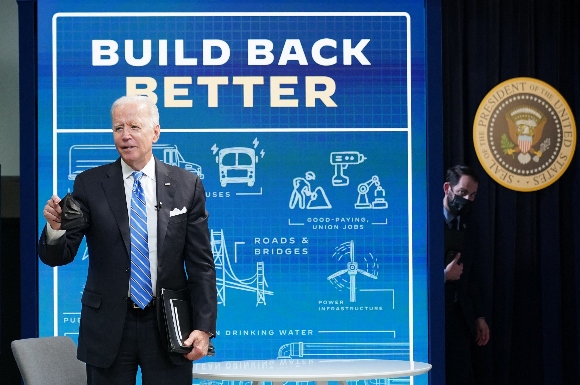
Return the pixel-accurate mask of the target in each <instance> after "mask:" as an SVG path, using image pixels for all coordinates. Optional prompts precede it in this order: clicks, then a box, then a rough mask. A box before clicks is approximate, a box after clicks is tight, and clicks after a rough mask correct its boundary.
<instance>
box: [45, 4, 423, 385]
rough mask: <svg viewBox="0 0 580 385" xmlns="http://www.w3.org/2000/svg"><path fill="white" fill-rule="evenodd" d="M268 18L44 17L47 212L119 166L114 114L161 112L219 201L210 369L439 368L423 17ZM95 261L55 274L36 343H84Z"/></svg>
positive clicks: (159, 7)
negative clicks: (434, 338) (272, 363)
mask: <svg viewBox="0 0 580 385" xmlns="http://www.w3.org/2000/svg"><path fill="white" fill-rule="evenodd" d="M254 8H256V9H257V10H255V11H248V10H247V9H251V7H242V6H241V5H240V4H237V5H235V4H233V3H232V4H231V5H228V4H227V3H221V4H214V5H213V6H212V5H210V4H203V5H202V4H189V3H188V4H185V3H184V2H165V3H163V4H154V3H147V2H146V3H143V5H142V6H141V7H140V9H139V10H138V12H135V10H131V9H130V8H129V7H128V5H125V4H123V3H122V2H121V3H120V2H112V1H107V0H105V1H101V2H99V4H91V5H86V4H84V5H83V4H78V2H73V1H50V2H49V1H42V0H39V2H38V31H39V33H38V106H39V107H38V109H39V120H38V137H39V143H40V145H39V150H38V159H39V162H38V164H39V166H38V194H39V207H43V206H44V204H45V202H46V200H47V199H48V198H49V197H50V196H51V195H52V194H58V195H59V196H61V197H62V196H64V195H65V194H66V193H67V192H68V191H71V190H72V188H73V183H74V179H75V177H76V176H77V175H78V174H79V173H80V172H82V171H83V170H86V169H88V168H92V167H95V166H98V165H101V164H105V163H108V162H112V161H114V160H116V159H117V158H118V153H117V152H116V150H115V147H114V145H113V138H112V131H111V122H110V106H111V104H112V102H113V101H114V100H115V99H116V98H118V97H120V96H122V95H125V94H144V95H148V96H149V97H152V98H155V100H157V105H158V108H159V111H160V117H161V120H160V123H161V137H160V140H159V141H158V142H157V144H155V146H154V149H153V152H154V155H155V156H156V157H158V158H159V159H160V160H162V161H164V162H166V163H169V164H172V165H176V166H178V167H182V168H184V169H187V170H189V171H191V172H193V173H196V174H197V175H198V176H199V177H200V178H201V179H202V182H203V184H204V186H205V190H206V199H207V209H208V211H209V213H210V220H209V227H210V232H211V241H212V251H213V255H214V260H215V264H216V271H217V289H218V302H219V308H218V325H217V326H218V327H217V334H218V335H217V338H216V339H215V340H214V344H215V346H216V351H217V355H216V356H215V357H213V358H204V360H205V362H211V361H226V360H228V361H229V360H242V359H271V360H289V359H292V360H308V359H324V358H385V359H400V360H414V361H423V362H427V361H428V335H427V330H428V309H427V258H426V237H427V231H426V229H427V218H426V201H427V192H426V179H427V176H426V129H425V127H426V116H425V110H426V81H425V78H426V60H425V51H426V47H425V9H424V5H423V1H409V2H406V3H405V4H398V3H397V2H389V1H382V2H377V3H376V4H374V3H372V2H371V3H369V4H366V5H365V9H364V11H360V10H356V9H355V7H354V6H352V5H349V4H347V3H340V2H338V3H330V2H327V3H326V4H325V2H305V3H301V4H300V6H298V5H287V4H284V3H283V2H280V3H276V2H274V3H272V4H269V6H268V7H267V9H266V10H265V7H264V6H262V7H254ZM298 8H299V9H298ZM242 9H243V11H242ZM306 11H307V12H306ZM44 223H45V221H44V219H43V218H42V216H41V213H39V226H40V227H39V230H41V229H42V227H43V226H44ZM89 258H91V256H90V254H89V253H88V250H87V249H86V246H85V244H84V242H83V244H82V245H81V247H80V249H79V252H78V254H77V257H76V259H75V261H74V262H73V263H71V264H69V265H67V266H63V267H59V268H50V267H48V266H45V265H43V264H40V265H39V306H40V308H39V314H40V320H39V325H40V335H44V336H47V335H69V336H71V337H72V338H73V339H76V337H77V335H78V327H79V322H81V320H80V307H81V304H80V298H81V294H82V291H83V287H84V282H85V279H86V273H87V267H88V260H89ZM392 381H395V380H392ZM397 381H398V382H391V383H427V376H420V377H417V378H414V379H413V378H407V379H402V380H397Z"/></svg>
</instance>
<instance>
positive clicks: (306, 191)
mask: <svg viewBox="0 0 580 385" xmlns="http://www.w3.org/2000/svg"><path fill="white" fill-rule="evenodd" d="M315 179H316V174H314V172H312V171H307V172H306V174H305V175H304V177H296V178H294V179H293V180H292V186H293V190H292V195H290V202H289V204H288V207H290V208H291V209H294V208H295V207H296V205H298V208H300V209H307V210H315V209H330V208H332V205H331V204H330V202H329V201H328V198H327V197H326V193H325V192H324V189H323V188H322V187H320V186H318V187H316V188H315V189H314V191H313V190H312V186H311V184H310V182H311V181H313V180H315Z"/></svg>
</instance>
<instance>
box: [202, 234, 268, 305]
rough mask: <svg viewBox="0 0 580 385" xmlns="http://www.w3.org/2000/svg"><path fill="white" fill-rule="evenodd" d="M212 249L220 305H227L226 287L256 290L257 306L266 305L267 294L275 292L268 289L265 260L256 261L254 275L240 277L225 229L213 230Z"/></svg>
mask: <svg viewBox="0 0 580 385" xmlns="http://www.w3.org/2000/svg"><path fill="white" fill-rule="evenodd" d="M211 251H212V253H213V259H214V264H215V270H216V286H217V296H218V304H219V305H224V306H225V305H226V288H229V289H235V290H242V291H249V292H255V293H256V306H258V305H260V304H263V305H266V295H274V292H272V291H270V290H266V288H267V287H268V282H266V274H265V268H264V262H257V263H256V274H254V275H253V276H251V277H249V278H246V279H240V278H238V277H237V276H236V274H235V272H234V269H233V268H232V265H231V263H230V258H229V256H228V249H227V247H226V242H225V240H224V232H223V230H219V231H214V230H211Z"/></svg>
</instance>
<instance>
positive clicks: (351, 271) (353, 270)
mask: <svg viewBox="0 0 580 385" xmlns="http://www.w3.org/2000/svg"><path fill="white" fill-rule="evenodd" d="M345 249H348V250H346V251H347V253H348V256H349V261H348V262H347V263H346V269H343V270H339V271H337V272H336V273H334V274H331V275H329V276H328V277H327V279H328V280H329V281H330V283H332V284H333V285H335V286H336V287H337V288H338V289H339V290H340V289H342V288H343V287H344V286H345V285H344V284H342V283H341V282H340V281H339V280H338V279H337V278H339V277H341V276H342V275H344V274H347V275H348V277H349V289H350V302H356V276H357V275H358V274H362V275H364V276H366V277H369V278H372V279H378V277H377V274H376V272H375V274H371V273H369V272H368V271H367V270H364V269H361V268H360V267H359V264H358V262H356V261H355V258H354V241H350V242H348V246H346V243H343V244H342V245H340V246H339V248H338V251H339V252H341V251H345ZM344 254H346V253H344ZM344 254H342V255H340V256H339V257H338V260H340V259H342V257H343V256H344Z"/></svg>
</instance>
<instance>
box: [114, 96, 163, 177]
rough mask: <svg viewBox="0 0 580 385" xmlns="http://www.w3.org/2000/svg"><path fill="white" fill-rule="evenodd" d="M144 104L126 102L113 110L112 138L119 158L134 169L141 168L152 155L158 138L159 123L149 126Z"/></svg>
mask: <svg viewBox="0 0 580 385" xmlns="http://www.w3.org/2000/svg"><path fill="white" fill-rule="evenodd" d="M148 118H149V115H148V112H147V108H146V106H145V105H142V104H138V103H128V104H122V105H120V106H117V107H116V108H115V110H114V111H113V139H114V140H115V147H117V151H118V152H119V154H120V155H121V158H123V160H124V161H125V163H127V164H128V165H129V166H131V168H132V169H134V170H137V171H139V170H141V169H143V167H145V165H146V164H147V162H149V160H150V159H151V156H152V155H153V150H152V148H153V143H155V142H157V140H158V139H159V125H156V126H155V127H152V126H151V122H150V120H149V119H148Z"/></svg>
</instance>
